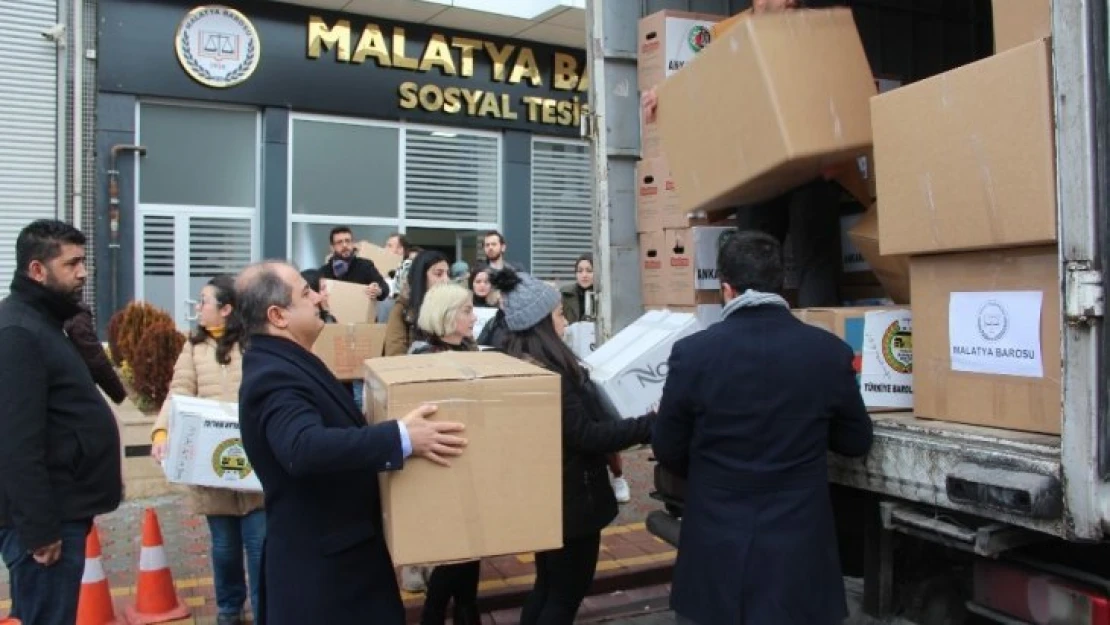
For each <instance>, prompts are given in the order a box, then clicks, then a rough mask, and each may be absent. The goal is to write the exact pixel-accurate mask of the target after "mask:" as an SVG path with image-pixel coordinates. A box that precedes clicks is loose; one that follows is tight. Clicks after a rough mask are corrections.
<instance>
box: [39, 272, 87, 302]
mask: <svg viewBox="0 0 1110 625" xmlns="http://www.w3.org/2000/svg"><path fill="white" fill-rule="evenodd" d="M43 286H44V287H46V289H47V290H49V291H51V292H53V293H56V294H57V295H59V296H61V297H66V298H69V299H71V300H73V301H75V302H79V301H81V292H82V291H83V290H84V288H85V283H84V282H82V283H81V284H80V285H79V286H77V287H75V288H70V287H67V286H65V285H64V284H62V283H61V282H60V281H58V280H57V279H56V278H55V277H54V276H53V274H50V273H47V274H46V282H45V283H44V284H43Z"/></svg>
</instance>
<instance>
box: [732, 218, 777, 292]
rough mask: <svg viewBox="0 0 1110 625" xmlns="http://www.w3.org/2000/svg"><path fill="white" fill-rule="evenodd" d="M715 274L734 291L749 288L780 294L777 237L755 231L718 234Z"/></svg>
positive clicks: (734, 231)
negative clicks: (719, 236) (719, 237)
mask: <svg viewBox="0 0 1110 625" xmlns="http://www.w3.org/2000/svg"><path fill="white" fill-rule="evenodd" d="M717 275H718V276H719V277H720V280H721V283H722V284H727V285H729V286H731V287H732V288H733V289H734V290H735V291H736V292H737V293H738V294H739V293H743V292H744V291H747V290H748V289H751V290H753V291H759V292H762V293H781V292H782V287H783V281H784V280H785V271H784V270H783V266H782V246H781V245H779V242H778V239H776V238H774V237H772V236H771V235H769V234H766V233H764V232H759V231H757V230H742V231H736V230H730V231H727V232H725V233H724V234H722V236H721V239H720V242H719V248H718V250H717Z"/></svg>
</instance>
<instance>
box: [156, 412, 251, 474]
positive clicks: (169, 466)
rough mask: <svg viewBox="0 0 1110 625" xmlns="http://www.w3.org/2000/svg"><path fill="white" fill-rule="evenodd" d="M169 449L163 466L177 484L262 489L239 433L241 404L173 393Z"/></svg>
mask: <svg viewBox="0 0 1110 625" xmlns="http://www.w3.org/2000/svg"><path fill="white" fill-rule="evenodd" d="M169 401H170V438H169V449H167V450H166V459H165V461H164V462H163V463H162V468H163V469H164V470H165V472H166V479H167V480H168V481H170V482H171V483H174V484H187V485H189V486H207V487H209V488H226V489H230V490H239V491H246V492H254V493H259V492H262V483H261V482H259V481H258V474H257V473H255V472H254V470H253V468H252V467H251V463H250V460H248V459H247V452H246V450H244V449H243V440H242V438H240V434H239V404H231V403H226V402H220V401H215V400H211V399H200V398H199V397H186V396H184V395H171V396H170V399H169Z"/></svg>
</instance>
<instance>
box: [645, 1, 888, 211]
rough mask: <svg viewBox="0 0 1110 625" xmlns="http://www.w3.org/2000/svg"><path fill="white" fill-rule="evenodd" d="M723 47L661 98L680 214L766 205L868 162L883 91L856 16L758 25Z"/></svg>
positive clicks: (794, 14) (669, 84) (744, 28)
mask: <svg viewBox="0 0 1110 625" xmlns="http://www.w3.org/2000/svg"><path fill="white" fill-rule="evenodd" d="M718 43H720V44H722V45H715V46H709V47H708V48H707V49H706V50H705V51H704V52H703V53H701V54H700V55H698V58H697V60H696V61H695V62H693V63H690V64H689V65H688V66H687V67H686V69H685V70H684V71H682V72H679V73H677V74H675V75H674V76H672V77H670V78H669V79H667V81H666V82H664V83H663V84H662V85H660V86H659V88H658V92H659V108H658V113H657V119H658V122H657V123H658V124H659V128H660V134H661V136H662V140H663V143H662V148H663V153H665V154H666V155H667V159H668V161H669V162H670V163H671V164H672V165H675V164H678V163H681V164H682V166H681V167H674V168H673V169H672V171H671V173H672V174H673V175H674V179H675V186H676V188H677V190H678V196H679V209H680V210H684V211H693V210H705V211H707V212H708V211H714V210H718V209H725V208H729V207H733V206H737V205H742V204H748V203H753V202H758V201H762V200H766V199H769V198H771V197H774V196H777V195H779V194H781V193H783V192H785V191H788V190H790V189H792V188H794V187H796V186H798V185H800V184H802V183H804V182H808V181H810V180H813V179H815V178H817V177H819V176H820V175H821V173H822V171H823V170H824V169H825V168H826V167H827V166H831V165H837V164H840V163H843V162H844V161H849V160H852V159H854V158H856V157H859V156H862V155H864V154H866V152H867V150H868V149H869V148H870V147H871V114H870V110H869V106H868V99H869V98H870V97H871V96H872V95H874V94H875V82H874V79H873V78H872V76H871V67H870V65H869V64H868V61H867V57H866V55H865V54H864V51H863V44H862V43H861V42H860V38H859V33H858V32H857V31H856V25H855V22H854V21H853V20H852V12H851V11H850V10H848V9H831V10H802V11H787V12H785V13H777V14H768V15H755V16H752V17H751V18H749V19H746V20H741V21H740V22H739V23H738V24H737V25H736V26H735V27H733V28H732V29H731V30H730V31H728V32H727V33H726V34H725V35H724V38H723V39H722V40H721V41H720V42H718ZM706 94H712V97H707V95H706Z"/></svg>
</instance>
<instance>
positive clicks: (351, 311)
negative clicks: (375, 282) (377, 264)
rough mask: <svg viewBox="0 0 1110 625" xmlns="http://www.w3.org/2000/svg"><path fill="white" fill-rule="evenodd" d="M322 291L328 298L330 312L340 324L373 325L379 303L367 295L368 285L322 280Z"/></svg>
mask: <svg viewBox="0 0 1110 625" xmlns="http://www.w3.org/2000/svg"><path fill="white" fill-rule="evenodd" d="M320 290H321V291H323V292H324V293H325V294H326V295H327V297H328V312H330V313H331V314H332V316H333V317H335V320H336V321H338V322H339V323H373V322H374V321H375V320H377V309H378V302H377V301H375V300H374V299H373V298H371V297H370V296H368V295H367V294H366V285H364V284H355V283H354V282H343V281H342V280H327V279H324V280H321V281H320Z"/></svg>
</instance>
